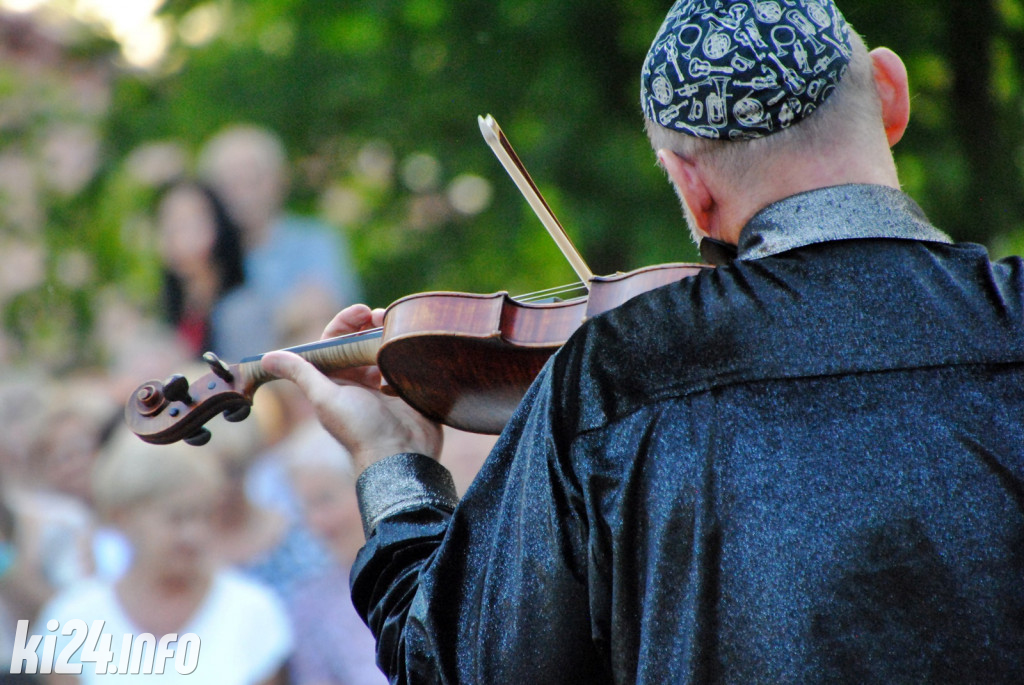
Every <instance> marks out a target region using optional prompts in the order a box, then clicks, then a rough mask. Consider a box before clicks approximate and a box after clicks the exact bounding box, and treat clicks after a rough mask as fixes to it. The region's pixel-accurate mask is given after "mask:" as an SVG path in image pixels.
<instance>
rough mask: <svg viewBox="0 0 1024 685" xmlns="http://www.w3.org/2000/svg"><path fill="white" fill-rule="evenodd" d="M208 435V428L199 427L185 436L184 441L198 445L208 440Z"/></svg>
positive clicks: (194, 445)
mask: <svg viewBox="0 0 1024 685" xmlns="http://www.w3.org/2000/svg"><path fill="white" fill-rule="evenodd" d="M210 437H211V436H210V431H209V430H208V429H206V428H200V429H199V430H197V431H196V432H195V433H193V434H192V435H190V436H188V437H187V438H185V442H187V443H188V444H190V445H192V446H193V447H200V446H202V445H205V444H206V443H208V442H210Z"/></svg>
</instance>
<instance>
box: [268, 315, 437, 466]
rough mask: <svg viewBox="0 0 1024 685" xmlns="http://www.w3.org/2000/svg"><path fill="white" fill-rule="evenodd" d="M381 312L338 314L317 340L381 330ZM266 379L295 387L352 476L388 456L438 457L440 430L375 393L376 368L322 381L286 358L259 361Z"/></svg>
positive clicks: (346, 372) (394, 399)
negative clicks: (339, 448) (349, 462)
mask: <svg viewBox="0 0 1024 685" xmlns="http://www.w3.org/2000/svg"><path fill="white" fill-rule="evenodd" d="M383 323H384V310H383V309H375V310H371V309H370V308H369V307H367V306H366V305H361V304H357V305H352V306H351V307H348V308H346V309H343V310H342V311H340V312H339V313H338V314H337V315H336V316H335V317H334V319H332V320H331V322H330V323H329V324H328V325H327V328H325V329H324V333H323V335H322V336H321V339H324V338H333V337H336V336H339V335H343V334H345V333H354V332H357V331H361V330H365V329H367V328H373V327H377V326H382V325H383ZM262 365H263V368H264V370H266V371H267V373H270V374H273V375H274V376H277V377H279V378H283V379H286V380H290V381H292V382H293V383H295V384H296V385H297V386H298V387H299V390H301V391H302V393H303V394H304V395H305V396H306V397H307V398H308V399H309V401H310V403H311V404H312V405H313V408H314V409H315V410H316V414H317V418H318V419H319V420H320V423H321V424H323V426H324V428H326V429H327V431H328V432H329V433H330V434H331V435H333V436H334V438H335V439H336V440H338V441H339V442H340V443H341V444H342V445H344V446H345V448H346V449H347V450H348V451H349V452H350V453H351V454H352V459H353V462H354V466H355V469H356V475H357V476H358V475H359V473H362V472H363V470H364V469H366V468H367V467H368V466H370V465H371V464H373V463H374V462H377V461H379V460H381V459H383V458H385V457H388V456H391V455H392V454H398V453H400V452H418V453H420V454H425V455H427V456H428V457H432V458H434V459H436V458H437V457H438V455H440V453H441V442H442V433H441V426H440V424H437V423H435V422H433V421H431V420H429V419H427V418H426V417H424V416H423V415H422V414H420V413H419V412H418V411H416V410H415V409H413V408H412V407H410V406H409V405H408V404H406V403H405V402H404V401H403V400H402V399H401V398H398V397H390V396H387V395H384V394H382V393H381V392H380V380H381V376H380V370H379V369H378V368H377V367H376V366H368V367H360V368H357V369H346V370H344V371H341V372H338V373H334V374H331V377H330V378H329V377H327V376H325V375H324V374H322V373H321V372H320V371H318V370H317V369H316V367H314V366H313V365H312V364H310V363H309V362H307V361H305V360H304V359H302V358H301V357H299V356H298V355H296V354H293V353H291V352H285V351H281V350H278V351H275V352H269V353H267V354H265V355H263V360H262Z"/></svg>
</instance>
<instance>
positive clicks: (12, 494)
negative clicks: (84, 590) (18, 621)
mask: <svg viewBox="0 0 1024 685" xmlns="http://www.w3.org/2000/svg"><path fill="white" fill-rule="evenodd" d="M45 397H46V406H45V409H44V410H43V411H42V412H41V414H40V416H39V417H38V421H37V423H36V425H35V430H34V435H33V437H32V438H31V439H30V440H29V442H28V446H27V451H26V453H25V456H26V462H25V465H24V468H23V469H21V472H20V473H17V474H15V473H7V474H4V475H5V488H4V501H5V505H6V506H7V507H9V509H10V512H11V515H12V517H13V521H14V526H15V532H14V537H13V543H14V558H13V561H12V563H11V565H10V568H9V569H8V573H7V575H6V576H4V577H3V581H2V582H3V585H4V589H5V592H4V594H5V598H6V599H7V601H8V603H9V606H10V608H11V609H12V610H13V611H14V612H15V613H16V614H17V615H18V616H20V617H30V616H32V615H34V614H35V612H36V611H38V610H39V607H40V606H41V605H42V603H43V602H45V601H46V600H47V599H49V598H50V597H51V596H52V595H53V593H54V592H56V591H58V590H60V589H61V588H65V587H68V586H69V585H71V584H73V583H75V582H77V581H79V580H82V579H83V578H86V577H89V576H91V575H93V574H94V572H95V569H96V563H95V555H94V553H93V539H94V538H93V534H94V532H95V526H96V521H95V518H94V516H93V509H92V496H91V488H90V478H91V473H92V468H93V462H94V461H95V459H96V456H97V454H98V453H99V451H100V449H101V447H102V446H103V445H104V443H105V442H106V441H107V439H108V438H109V436H110V433H111V430H112V429H113V426H114V425H115V422H116V421H119V420H120V416H121V413H120V410H119V407H118V406H117V405H116V404H115V403H114V402H113V400H112V399H111V398H110V397H109V395H107V394H106V392H105V386H104V382H103V379H102V378H96V377H82V378H74V379H72V378H66V379H62V381H61V382H60V383H59V384H56V383H54V384H51V385H50V386H49V387H48V388H47V391H46V393H45Z"/></svg>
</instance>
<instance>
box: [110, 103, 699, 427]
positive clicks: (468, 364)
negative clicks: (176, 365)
mask: <svg viewBox="0 0 1024 685" xmlns="http://www.w3.org/2000/svg"><path fill="white" fill-rule="evenodd" d="M480 127H481V131H482V132H484V137H485V139H486V140H487V141H488V143H489V144H490V145H491V146H492V148H493V149H495V153H496V154H497V155H498V158H499V160H501V161H502V163H503V164H504V165H505V167H506V169H507V170H509V173H510V175H512V177H513V180H514V181H515V182H516V184H517V185H519V186H520V190H522V191H523V193H524V195H525V196H526V197H527V199H528V201H529V202H530V204H531V206H533V208H534V210H535V211H536V212H537V214H538V216H539V217H541V221H542V222H543V223H544V224H545V227H546V228H548V230H549V232H551V233H552V236H553V237H555V240H556V243H557V244H558V245H559V247H560V248H561V249H562V251H563V253H565V254H566V256H567V258H568V259H569V262H570V264H571V265H572V266H573V268H574V269H575V270H576V272H577V274H578V275H580V276H581V279H582V281H583V283H584V284H586V286H587V294H586V295H585V296H582V297H574V298H570V299H565V300H562V299H558V298H557V297H556V298H548V299H545V300H543V301H527V300H523V299H517V298H513V297H511V296H510V295H509V294H508V293H507V292H505V291H501V292H497V293H492V294H474V293H459V292H427V293H418V294H414V295H409V296H407V297H403V298H401V299H399V300H397V301H395V302H394V303H392V304H391V305H390V306H389V307H388V308H387V310H386V311H385V314H384V325H383V326H382V327H381V328H374V329H369V330H365V331H360V332H356V333H350V334H347V335H342V336H338V337H335V338H329V339H326V340H321V341H318V342H314V343H308V344H305V345H297V346H295V347H290V348H287V350H288V351H290V352H294V353H295V354H297V355H299V356H300V357H302V358H303V359H305V360H306V361H308V362H310V363H311V364H313V366H315V367H316V368H317V369H319V370H320V371H321V372H323V373H331V372H333V371H337V370H340V369H345V368H352V367H357V366H372V365H376V366H377V367H378V368H379V369H380V372H381V377H382V381H381V391H382V392H384V393H386V394H389V395H397V396H399V397H401V398H402V399H403V400H404V401H405V402H406V403H408V404H409V405H410V406H412V407H413V408H415V409H416V410H418V411H419V412H420V413H421V414H423V415H424V416H426V417H427V418H429V419H432V420H434V421H437V422H440V423H443V424H446V425H448V426H452V427H453V428H458V429H460V430H465V431H469V432H473V433H487V434H497V433H500V432H501V431H502V429H503V428H504V427H505V424H506V423H507V422H508V420H509V418H510V417H511V416H512V412H513V411H514V410H515V408H516V406H517V405H518V404H519V401H520V400H521V399H522V397H523V395H524V394H525V393H526V390H527V389H528V388H529V386H530V384H531V383H532V382H533V380H534V378H536V376H537V374H538V373H539V372H540V370H541V368H542V367H543V366H544V364H545V363H546V362H547V360H548V358H549V357H550V356H551V355H552V354H554V353H555V351H557V350H558V348H560V347H561V346H562V345H563V344H564V343H565V342H566V341H567V340H568V339H569V337H570V336H571V335H572V333H573V332H574V331H575V330H576V329H577V328H578V327H579V326H580V325H582V324H583V322H584V321H586V320H587V319H589V318H591V317H593V316H597V315H598V314H601V313H603V312H606V311H608V310H610V309H612V308H614V307H617V306H619V305H620V304H622V303H624V302H625V301H626V300H628V299H630V298H632V297H634V296H636V295H638V294H640V293H643V292H646V291H648V290H653V289H654V288H657V287H659V286H662V285H667V284H669V283H673V282H675V281H678V280H680V279H682V278H685V277H687V276H692V275H694V274H696V273H698V272H700V271H701V270H703V269H706V268H711V267H709V266H707V265H701V264H661V265H655V266H648V267H644V268H641V269H637V270H635V271H631V272H628V273H619V274H615V275H611V276H594V275H593V274H592V273H591V272H590V270H589V269H588V268H587V266H586V265H585V263H584V262H583V260H582V258H581V257H580V256H579V255H578V253H576V252H575V248H574V247H573V246H572V243H571V241H570V240H569V238H568V236H567V235H566V234H565V232H564V229H562V228H561V224H559V223H558V221H557V219H555V218H554V215H553V213H551V211H550V207H548V205H547V203H546V202H545V201H544V199H543V198H542V197H541V196H540V192H539V190H538V189H537V187H536V185H535V184H534V183H533V181H532V179H530V177H529V174H528V173H527V172H526V170H525V168H524V167H523V166H522V163H521V162H519V160H518V157H517V156H516V155H515V152H514V150H512V148H511V146H510V145H509V144H508V141H507V139H506V138H505V137H504V135H503V134H502V133H501V130H500V128H498V126H497V123H496V122H494V120H493V119H492V118H491V117H490V116H489V115H488V117H487V118H486V119H484V118H483V117H481V118H480ZM556 234H557V237H556ZM542 294H544V295H546V294H549V292H545V293H542ZM262 358H263V355H262V354H261V355H257V356H254V357H248V358H245V359H243V360H241V361H240V362H238V363H236V364H230V365H229V364H226V363H225V362H223V361H222V360H220V359H219V358H218V357H217V355H215V354H214V353H212V352H207V353H206V354H204V355H203V359H204V360H205V361H206V363H207V364H208V365H209V367H210V372H209V373H207V374H205V375H203V376H202V377H200V378H198V379H196V380H195V381H193V382H191V383H190V382H189V381H188V380H187V379H186V378H185V377H184V376H182V375H178V374H176V375H173V376H171V377H170V378H168V379H166V380H164V381H159V380H151V381H148V382H146V383H143V384H142V385H141V386H139V387H138V388H137V389H136V390H135V392H133V393H132V395H131V397H130V398H129V399H128V402H127V404H126V405H125V419H126V421H127V423H128V426H129V428H130V429H131V430H132V431H133V432H134V433H135V434H136V435H138V436H139V437H140V438H141V439H143V440H145V441H146V442H150V443H155V444H168V443H172V442H176V441H178V440H184V441H185V442H187V443H189V444H191V445H203V444H205V443H206V442H208V441H209V439H210V437H211V435H210V431H209V430H208V429H207V428H205V424H206V422H207V421H209V420H210V419H212V418H213V417H215V416H217V415H218V414H223V415H224V418H225V419H226V420H228V421H241V420H243V419H245V418H246V417H247V416H248V415H249V412H250V409H251V407H252V403H253V397H254V395H255V393H256V390H257V389H258V388H259V387H260V386H261V385H263V384H264V383H266V382H268V381H271V380H274V379H275V377H274V376H271V375H270V374H268V373H267V372H265V371H264V370H263V367H262V365H261V364H260V360H261V359H262Z"/></svg>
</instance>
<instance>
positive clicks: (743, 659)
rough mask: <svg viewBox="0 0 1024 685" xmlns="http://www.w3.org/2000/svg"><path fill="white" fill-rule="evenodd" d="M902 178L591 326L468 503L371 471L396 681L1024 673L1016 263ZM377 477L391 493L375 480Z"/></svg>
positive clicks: (368, 557)
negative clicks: (965, 233)
mask: <svg viewBox="0 0 1024 685" xmlns="http://www.w3.org/2000/svg"><path fill="white" fill-rule="evenodd" d="M1022 276H1024V274H1022V264H1021V262H1020V260H1018V259H1012V260H1006V261H1004V262H1000V263H991V262H990V261H989V259H988V256H987V254H986V253H985V251H984V250H983V249H982V248H980V247H979V246H976V245H955V244H950V243H949V242H948V239H947V238H946V237H945V236H944V235H943V234H941V233H940V232H938V231H936V230H935V229H932V228H931V227H929V226H928V225H927V222H926V221H925V220H924V217H923V216H922V215H921V214H920V211H919V210H918V209H917V207H916V206H915V205H913V203H912V202H911V201H910V200H909V199H907V198H906V197H905V196H903V195H902V194H900V193H898V192H897V191H894V190H891V189H885V188H878V187H870V186H842V187H838V188H831V189H827V190H823V191H817V192H813V193H809V194H805V195H800V196H796V197H793V198H790V199H788V200H785V201H783V202H781V203H778V204H776V205H773V206H772V207H770V208H769V209H768V210H765V211H764V212H762V213H761V214H760V215H758V217H755V219H754V220H753V221H752V222H751V224H750V225H749V226H747V227H746V228H745V229H744V233H743V237H742V239H741V244H740V253H739V259H738V260H737V261H735V262H733V263H732V264H730V265H728V266H724V267H720V268H718V269H716V270H713V271H709V272H706V273H702V274H700V275H698V276H695V277H692V278H688V279H685V280H683V281H681V282H679V283H677V284H674V285H671V286H667V287H664V288H660V289H658V290H656V291H653V292H651V293H648V294H646V295H642V296H640V297H638V298H636V299H634V300H632V301H630V302H629V303H627V304H626V305H624V306H622V307H620V308H618V309H616V310H614V311H612V312H610V313H609V314H607V315H605V316H601V317H598V318H596V319H594V320H592V321H590V322H589V323H588V324H587V325H585V326H584V327H583V328H582V329H581V330H580V331H579V332H578V334H577V335H576V336H575V337H574V338H573V339H572V340H571V341H570V342H569V343H568V344H566V345H565V346H564V347H563V349H562V350H561V351H560V352H559V353H558V354H557V355H556V356H555V357H554V358H553V360H552V362H551V363H550V364H549V365H548V367H547V368H546V369H545V371H544V372H543V373H542V374H541V376H540V377H539V378H538V380H537V382H536V383H535V384H534V386H533V387H532V388H531V390H530V392H529V394H528V396H527V398H526V400H525V401H524V403H523V405H522V406H521V407H520V410H519V412H517V414H516V416H515V417H514V418H513V420H512V422H511V423H510V424H509V426H508V428H507V430H506V432H505V434H504V435H503V436H502V438H501V439H500V440H499V443H498V445H497V446H496V448H495V450H494V452H493V453H492V454H491V456H490V457H489V459H488V461H487V463H486V464H485V465H484V467H483V470H482V471H481V472H480V474H479V476H478V478H477V480H476V481H475V483H474V484H473V486H472V488H471V489H470V491H469V492H468V493H467V494H466V496H465V498H464V499H463V500H462V502H461V503H459V504H458V506H457V507H455V508H454V512H452V506H453V493H452V491H451V489H450V486H448V485H445V476H446V473H445V472H444V471H443V469H441V468H440V467H439V466H437V465H436V464H434V463H433V462H431V461H429V460H426V459H425V458H424V457H419V456H409V455H403V456H399V457H395V458H392V459H391V460H385V461H384V462H381V463H379V464H378V465H376V466H375V467H373V468H371V469H370V470H368V471H367V472H366V474H364V477H363V481H362V482H361V487H362V489H363V496H364V502H363V504H364V515H365V516H366V518H367V525H368V527H369V528H370V529H371V530H372V533H373V534H372V536H371V537H370V539H369V541H368V543H367V546H366V548H364V550H363V551H362V553H361V555H360V557H359V560H358V562H357V566H356V569H355V570H354V574H353V597H354V601H355V603H356V606H357V608H358V609H359V611H360V612H361V613H362V614H363V615H364V616H366V617H367V619H368V622H369V624H370V626H371V628H372V629H373V631H374V632H375V634H376V635H377V636H378V640H379V643H378V659H379V662H380V664H381V665H382V667H383V668H384V669H385V671H386V672H387V673H389V674H391V677H392V680H393V681H394V682H417V683H418V682H426V683H430V682H445V683H456V682H458V683H481V684H490V683H531V684H532V683H606V682H608V683H611V682H615V683H634V682H635V683H650V684H658V685H661V684H663V683H737V684H742V685H748V684H751V683H836V682H840V683H904V682H906V683H910V682H913V683H920V682H929V683H975V682H976V683H999V682H1020V678H1021V677H1022V675H1021V674H1022V673H1024V421H1022V418H1024V278H1022ZM389 493H390V494H389Z"/></svg>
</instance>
